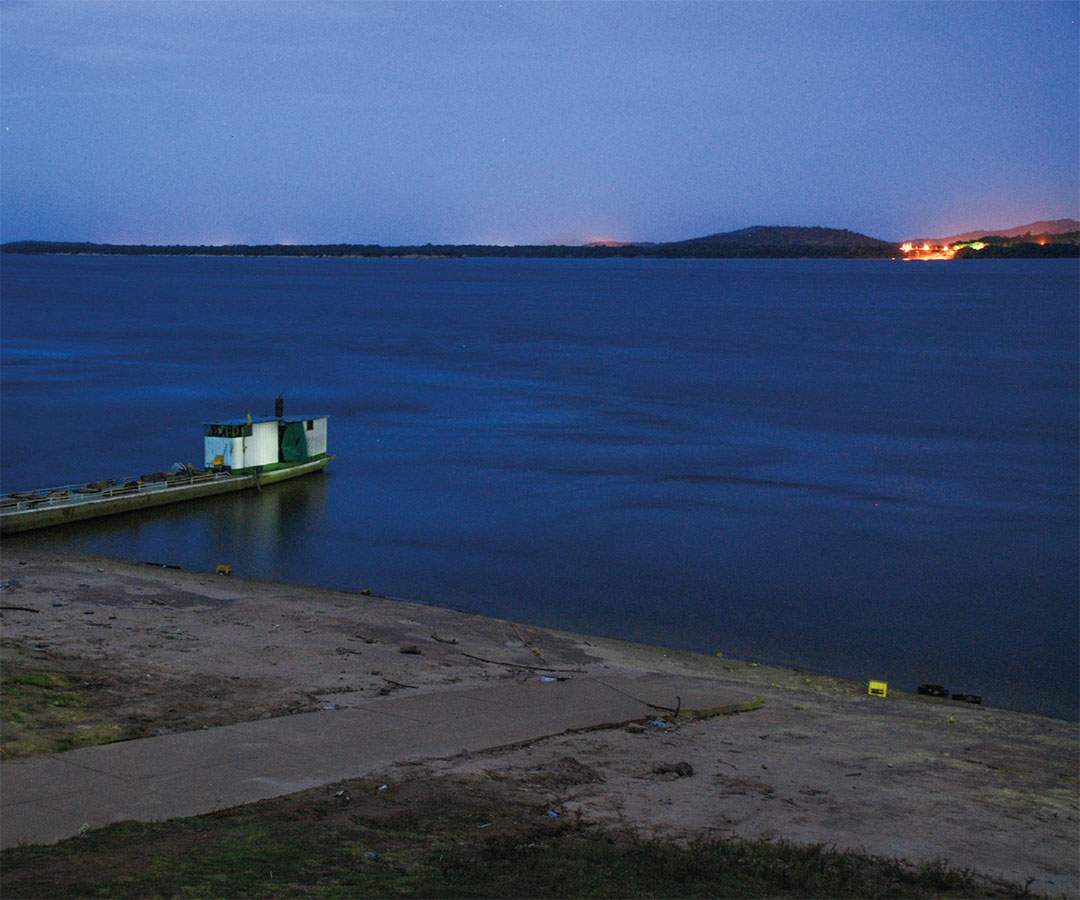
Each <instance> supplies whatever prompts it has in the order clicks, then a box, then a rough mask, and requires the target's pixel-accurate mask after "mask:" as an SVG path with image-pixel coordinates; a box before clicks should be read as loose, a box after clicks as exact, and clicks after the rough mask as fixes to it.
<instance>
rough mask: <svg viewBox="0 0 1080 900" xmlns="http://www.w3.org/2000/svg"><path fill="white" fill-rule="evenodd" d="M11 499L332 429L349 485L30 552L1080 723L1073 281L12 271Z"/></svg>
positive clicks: (1026, 269) (758, 265)
mask: <svg viewBox="0 0 1080 900" xmlns="http://www.w3.org/2000/svg"><path fill="white" fill-rule="evenodd" d="M2 297H3V305H2V314H3V318H2V340H3V394H2V404H3V405H2V424H3V432H2V450H3V470H2V472H3V488H4V490H12V489H20V488H27V487H44V486H50V485H54V484H62V483H72V482H77V481H82V480H87V479H96V478H99V477H102V476H105V475H127V474H137V473H144V472H149V471H153V470H158V469H161V468H167V467H168V466H169V465H170V464H171V463H173V462H174V461H177V460H185V461H186V460H194V461H196V462H198V461H200V460H201V430H200V426H199V423H200V422H202V421H204V420H206V419H210V418H216V417H222V416H229V417H234V416H238V415H244V414H245V413H247V412H248V411H250V412H252V413H254V414H256V415H258V414H268V413H270V412H271V411H272V407H273V398H274V397H275V396H276V395H277V394H278V393H279V392H282V391H283V392H284V393H285V395H286V398H287V406H286V410H287V412H291V413H296V414H299V413H307V414H328V415H329V416H330V417H331V418H330V443H331V452H335V453H337V454H338V458H337V460H336V461H335V462H334V463H332V464H331V466H330V468H329V469H328V470H327V472H326V475H325V477H321V476H319V477H313V478H309V479H304V480H301V481H298V482H295V483H289V484H284V485H280V486H277V487H274V488H268V489H267V490H265V491H264V492H263V493H262V494H261V495H260V494H255V493H251V494H249V495H246V496H237V497H228V498H217V499H213V500H206V501H200V502H198V503H193V504H189V505H181V506H178V507H174V508H171V509H168V510H164V511H160V512H158V513H154V514H149V515H142V516H137V515H136V516H122V517H116V518H115V519H112V520H101V521H99V522H96V523H88V524H83V525H80V526H70V527H67V528H65V529H61V530H52V531H46V532H41V533H40V534H36V535H26V536H22V537H14V538H12V539H10V540H8V541H5V552H7V553H16V552H17V551H18V548H19V547H20V546H25V545H27V544H34V545H41V544H44V545H47V546H55V547H57V548H63V549H69V550H76V551H83V552H93V553H101V554H107V555H112V556H117V557H122V558H130V559H141V560H161V561H169V562H172V563H178V564H180V565H182V566H184V567H185V568H196V569H207V568H211V567H212V566H213V565H214V564H216V563H219V562H224V563H230V564H231V565H232V566H233V568H234V571H235V572H237V573H238V574H241V575H245V576H252V577H258V578H265V579H277V580H283V581H290V582H295V583H298V584H301V583H317V584H321V585H326V586H331V587H337V588H345V589H359V588H362V587H370V588H371V589H372V590H375V591H377V592H382V593H387V594H390V595H393V596H399V597H405V598H414V599H425V600H429V601H431V602H434V603H439V604H445V605H449V606H456V607H461V608H466V609H470V610H475V611H478V612H484V613H490V614H495V615H500V616H508V617H511V618H514V619H518V620H523V621H529V622H535V623H539V624H545V625H551V626H557V627H562V628H567V629H572V630H576V631H585V632H597V633H603V634H607V635H611V636H616V637H622V638H631V639H640V640H646V641H653V642H659V643H664V644H668V645H673V646H679V647H685V648H691V649H695V650H703V651H708V652H716V651H722V652H723V653H725V654H727V655H731V656H740V657H745V658H756V659H760V660H767V661H775V662H780V663H785V664H793V665H797V666H803V667H806V668H810V669H817V670H823V671H826V672H832V673H836V674H841V675H846V676H850V677H853V678H858V679H867V678H882V679H885V680H888V681H889V682H890V684H893V685H895V686H897V687H906V688H909V689H913V688H914V687H915V685H917V684H919V683H921V682H924V681H932V682H937V683H940V684H944V685H946V686H947V687H948V688H950V689H951V690H954V691H967V692H971V693H977V694H981V695H982V696H983V697H984V699H985V701H986V702H988V703H994V704H998V705H1005V706H1011V707H1015V708H1019V709H1026V710H1032V711H1037V712H1043V713H1049V714H1053V715H1057V716H1064V717H1070V718H1075V717H1076V715H1077V704H1078V696H1077V672H1078V640H1080V638H1078V621H1080V611H1078V565H1077V479H1078V475H1077V472H1078V454H1077V443H1078V436H1077V420H1078V411H1077V396H1078V371H1077V366H1078V363H1077V358H1078V352H1077V351H1078V342H1077V327H1078V326H1077V298H1078V273H1077V267H1076V264H1075V262H1073V261H1067V260H1062V261H983V262H970V263H959V262H957V263H951V264H949V263H945V264H941V263H922V264H920V263H890V262H885V261H865V262H856V261H680V260H666V261H648V260H607V261H581V260H537V261H523V260H464V261H442V260H365V261H358V260H280V259H264V260H240V259H168V258H159V259H127V258H77V257H76V258H61V257H55V258H44V257H41V258H35V257H15V256H6V257H4V259H3V270H2Z"/></svg>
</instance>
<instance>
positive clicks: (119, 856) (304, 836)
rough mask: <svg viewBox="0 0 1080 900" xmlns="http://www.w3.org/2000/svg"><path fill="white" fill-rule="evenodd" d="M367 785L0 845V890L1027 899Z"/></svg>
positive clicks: (442, 790)
mask: <svg viewBox="0 0 1080 900" xmlns="http://www.w3.org/2000/svg"><path fill="white" fill-rule="evenodd" d="M378 788H379V783H378V782H377V781H371V780H357V781H352V782H349V783H346V784H344V785H336V786H334V787H331V788H320V789H314V790H311V791H306V792H304V793H302V794H296V795H293V796H291V797H285V798H281V799H279V800H274V801H265V802H263V803H257V804H252V805H250V806H245V807H239V808H236V809H233V810H225V811H222V812H219V813H213V814H210V815H206V816H200V817H197V818H190V819H178V820H173V821H170V822H162V823H154V824H135V823H121V824H118V825H114V826H110V827H108V828H104V829H101V830H100V831H94V832H89V833H87V834H86V835H84V836H82V837H77V838H73V839H71V840H68V841H65V842H63V843H61V844H58V845H55V846H50V847H40V846H37V847H20V848H15V849H12V850H7V851H4V853H3V854H2V855H0V888H2V893H3V895H4V896H9V897H26V898H32V897H57V896H63V897H110V898H111V897H116V898H121V897H299V896H304V897H328V898H336V897H992V896H1002V897H1004V896H1011V897H1017V896H1019V897H1025V896H1030V894H1029V893H1028V891H1027V890H1026V888H1025V887H1023V886H1019V885H1010V884H1000V883H993V882H990V881H988V880H986V879H981V878H978V877H977V876H975V875H973V874H972V873H970V872H958V871H954V870H950V869H949V868H947V867H946V866H944V865H941V864H933V865H924V866H912V865H909V864H906V863H902V862H897V861H890V860H885V859H880V858H875V857H869V856H864V855H861V854H856V853H846V852H839V851H836V850H830V849H825V848H822V847H799V846H795V845H791V844H786V843H783V842H770V841H765V840H759V841H743V840H719V839H712V840H701V841H697V842H695V843H692V844H690V845H689V846H685V845H678V844H675V843H673V842H668V841H660V840H646V839H643V838H640V837H635V836H634V835H631V834H625V833H615V832H610V831H602V830H598V829H595V828H590V827H586V826H583V825H582V824H581V823H579V822H576V821H574V820H573V819H572V818H569V817H565V816H563V817H559V818H554V817H551V816H549V815H547V812H546V810H547V809H548V807H547V805H546V804H541V803H540V802H539V798H538V797H537V796H536V795H535V794H534V795H531V796H525V795H523V794H522V793H521V792H520V791H519V792H518V793H516V794H515V793H513V792H512V791H510V790H509V789H508V788H507V787H506V786H505V784H499V783H498V782H495V781H493V780H491V779H480V780H472V781H467V780H450V779H428V780H423V779H419V780H414V781H408V782H402V783H401V784H395V785H392V786H391V787H390V788H389V789H387V790H383V791H380V790H379V789H378ZM339 791H340V792H342V793H339Z"/></svg>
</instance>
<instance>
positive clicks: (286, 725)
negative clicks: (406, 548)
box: [0, 676, 751, 847]
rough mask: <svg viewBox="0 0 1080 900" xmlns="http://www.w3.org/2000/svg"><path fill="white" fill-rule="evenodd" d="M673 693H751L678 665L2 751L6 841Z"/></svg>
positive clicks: (688, 699)
mask: <svg viewBox="0 0 1080 900" xmlns="http://www.w3.org/2000/svg"><path fill="white" fill-rule="evenodd" d="M676 695H678V696H680V697H682V698H683V699H682V704H683V708H684V709H686V708H687V707H689V706H690V705H691V704H693V705H694V706H695V707H697V708H716V707H720V706H724V705H733V704H738V703H744V702H746V701H748V700H750V699H751V698H750V697H749V696H748V695H746V694H744V693H741V692H737V691H731V690H728V689H726V688H724V687H722V686H718V685H717V683H716V682H710V681H707V680H704V679H686V678H675V677H671V676H651V677H647V678H618V677H611V678H605V679H597V678H571V679H567V680H565V681H549V682H544V681H540V680H533V681H529V682H525V683H518V682H512V683H502V684H499V685H493V686H490V687H481V688H466V689H462V690H447V691H439V692H427V693H421V694H413V695H397V696H394V697H387V698H379V699H371V698H369V699H368V700H367V701H366V702H364V703H357V702H356V701H357V700H358V699H359V698H356V697H348V695H345V696H346V698H347V700H346V702H347V703H348V706H347V707H346V708H342V709H336V710H319V711H317V712H312V713H303V714H300V715H295V716H283V717H280V718H276V719H261V720H259V721H255V722H244V723H240V724H236V725H228V726H224V727H221V728H210V729H204V730H201V731H194V732H188V733H184V734H174V735H164V736H162V737H155V738H145V739H143V740H137V741H125V742H120V743H116V744H107V745H104V746H100V747H85V748H82V749H80V750H73V751H70V752H68V753H64V754H59V755H56V756H52V757H40V758H35V759H28V760H20V761H16V762H5V763H2V764H0V801H2V804H3V807H2V817H3V820H2V829H0V846H4V847H10V846H13V845H15V844H19V843H27V842H34V843H39V842H51V841H56V840H60V839H62V838H64V837H69V836H71V835H73V834H75V833H76V831H77V830H78V829H79V828H80V827H82V826H84V825H85V826H89V827H91V828H97V827H100V826H102V825H106V824H108V823H111V822H117V821H122V820H125V819H137V820H141V821H153V820H157V819H166V818H173V817H176V816H190V815H196V814H198V813H205V812H211V811H213V810H216V809H223V808H227V807H229V806H235V805H238V804H241V803H251V802H254V801H256V800H263V799H266V798H269V797H276V796H280V795H282V794H287V793H292V792H295V791H299V790H303V789H305V788H309V787H314V786H317V785H321V784H332V783H334V782H336V781H341V780H343V779H346V778H353V777H358V776H361V775H365V774H367V773H368V772H371V771H373V770H375V769H377V768H380V767H383V766H386V765H388V764H391V763H393V762H397V761H401V760H405V759H416V758H435V757H441V756H453V755H454V754H456V753H460V752H461V751H462V750H467V751H469V752H478V751H482V750H486V749H489V748H493V747H499V746H505V745H508V744H517V743H525V742H528V741H533V740H538V739H540V738H542V737H547V736H550V735H556V734H562V733H564V732H566V731H572V730H581V729H588V728H595V727H598V726H602V725H618V724H622V723H624V722H628V721H633V720H635V719H642V718H646V717H649V716H656V715H658V714H659V710H656V709H653V708H651V707H650V706H649V705H648V704H649V703H651V702H655V703H657V704H658V705H661V706H671V707H673V706H674V703H675V700H674V698H675V696H676ZM327 699H329V695H328V697H327ZM332 702H333V701H332ZM327 705H331V703H328V704H327ZM340 705H342V706H345V703H341V704H340Z"/></svg>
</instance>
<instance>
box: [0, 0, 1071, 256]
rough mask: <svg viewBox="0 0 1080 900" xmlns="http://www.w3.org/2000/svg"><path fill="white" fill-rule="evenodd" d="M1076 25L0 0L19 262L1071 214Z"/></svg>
mask: <svg viewBox="0 0 1080 900" xmlns="http://www.w3.org/2000/svg"><path fill="white" fill-rule="evenodd" d="M1078 18H1080V3H1077V2H1068V3H1053V2H1034V3H1026V2H1017V0H1007V2H957V3H952V2H930V3H920V2H901V3H890V2H859V3H855V2H812V0H811V2H799V3H786V2H753V0H747V2H691V3H680V2H665V3H653V2H644V0H642V2H628V3H623V2H602V3H594V2H540V3H529V2H505V0H504V2H501V3H499V2H467V3H457V2H449V0H447V2H437V3H424V2H389V3H369V2H329V3H324V2H318V3H312V2H302V0H297V2H169V0H157V2H148V0H140V2H107V0H97V2H90V0H81V2H74V3H70V2H44V3H41V2H15V0H2V2H0V239H2V240H4V241H9V240H29V239H37V240H76V241H94V242H107V243H140V244H141V243H145V244H174V243H183V244H229V243H378V244H418V243H428V242H431V243H492V244H528V243H543V244H549V243H568V244H577V243H583V242H587V241H592V240H628V241H637V240H640V241H667V240H681V239H685V238H691V237H698V236H702V235H706V234H712V233H715V232H719V231H729V230H733V229H737V228H744V227H748V226H752V225H806V226H809V225H822V226H827V227H836V228H850V229H851V230H853V231H859V232H862V233H864V234H869V235H871V236H873V237H877V238H882V239H886V240H901V239H904V238H907V237H931V236H945V235H949V234H953V233H956V232H960V231H966V230H971V229H978V228H987V229H991V228H1006V227H1010V226H1014V225H1020V224H1025V223H1027V222H1030V221H1034V220H1037V219H1043V218H1062V217H1073V218H1080V181H1078V169H1080V55H1078V45H1080V39H1078V34H1080V32H1078V27H1077V20H1078Z"/></svg>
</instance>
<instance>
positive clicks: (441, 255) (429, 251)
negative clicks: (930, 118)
mask: <svg viewBox="0 0 1080 900" xmlns="http://www.w3.org/2000/svg"><path fill="white" fill-rule="evenodd" d="M0 253H3V254H8V253H11V254H22V255H34V256H42V255H45V256H155V257H174V256H188V257H204V258H209V257H223V258H242V259H252V258H276V259H885V260H896V259H904V258H905V256H904V253H903V252H902V251H901V249H900V245H899V244H895V245H893V244H885V243H884V242H875V243H874V244H866V243H851V244H844V243H834V242H832V241H829V242H822V243H811V244H807V243H787V244H776V243H760V244H758V243H744V242H740V241H724V242H715V241H705V240H695V241H680V242H678V243H670V244H626V245H621V246H588V245H586V246H574V245H561V244H522V245H514V246H500V245H485V244H425V245H419V246H418V245H406V246H385V247H384V246H382V245H380V244H302V245H289V244H253V245H247V244H232V245H225V246H220V247H216V246H206V245H185V244H177V245H153V244H93V243H83V242H67V241H12V242H9V243H6V244H2V245H0ZM1077 257H1080V244H1077V243H1074V242H1071V241H1063V242H1053V243H1050V242H1048V243H1031V242H1026V241H1022V240H1021V241H1013V242H1007V243H1006V242H999V243H992V244H987V245H985V246H984V247H982V248H980V249H979V250H975V249H972V248H963V249H961V250H960V252H958V253H957V254H956V256H955V257H954V258H955V259H1062V258H1077Z"/></svg>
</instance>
